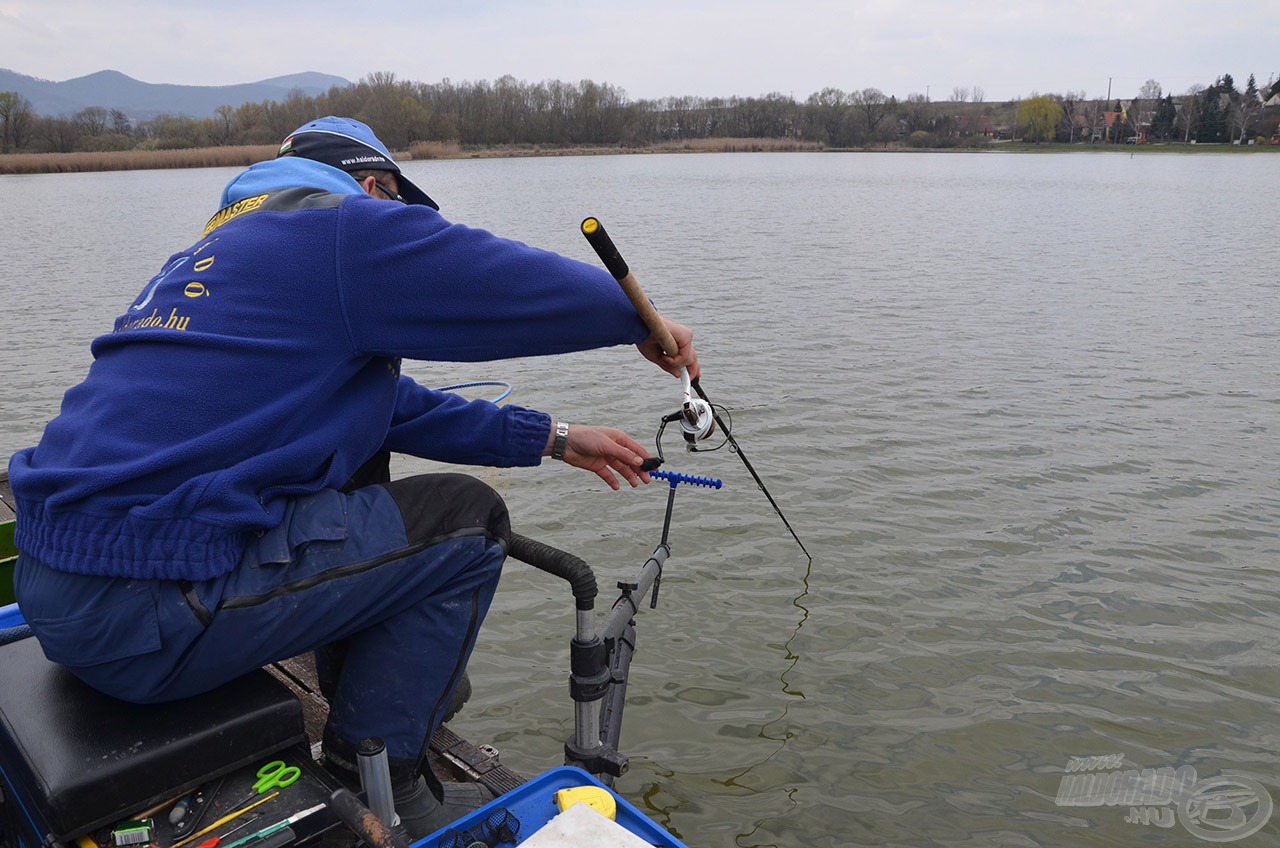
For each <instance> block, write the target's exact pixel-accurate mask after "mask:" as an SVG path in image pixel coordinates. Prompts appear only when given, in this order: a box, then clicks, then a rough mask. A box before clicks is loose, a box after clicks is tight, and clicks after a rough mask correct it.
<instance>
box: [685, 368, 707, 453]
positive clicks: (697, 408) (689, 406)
mask: <svg viewBox="0 0 1280 848" xmlns="http://www.w3.org/2000/svg"><path fill="white" fill-rule="evenodd" d="M680 382H681V383H682V384H683V385H684V403H683V404H682V405H681V407H680V432H681V434H683V435H684V440H685V442H687V443H688V444H687V446H688V449H689V450H696V449H697V447H696V446H697V443H698V442H701V441H704V440H706V439H709V438H711V436H712V435H713V434H714V433H715V431H716V415H715V412H713V411H712V409H711V404H709V403H707V402H706V401H705V400H703V399H702V398H699V397H694V396H693V387H692V386H691V385H690V382H689V369H688V368H681V369H680Z"/></svg>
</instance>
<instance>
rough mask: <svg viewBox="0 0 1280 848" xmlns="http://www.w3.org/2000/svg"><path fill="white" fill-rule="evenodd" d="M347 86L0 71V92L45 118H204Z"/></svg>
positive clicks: (319, 77) (324, 77) (320, 81)
mask: <svg viewBox="0 0 1280 848" xmlns="http://www.w3.org/2000/svg"><path fill="white" fill-rule="evenodd" d="M348 85H351V82H350V80H347V79H343V78H342V77H336V76H333V75H331V74H321V73H316V72H314V71H311V72H307V73H302V74H290V75H289V76H284V77H274V78H272V79H265V80H259V81H258V82H250V83H242V84H240V85H167V84H157V83H149V82H141V81H139V80H136V79H134V78H133V77H130V76H126V75H125V74H122V73H120V72H119V71H98V72H97V73H95V74H89V75H88V76H84V77H76V78H75V79H69V80H64V81H63V82H52V81H50V80H42V79H38V78H36V77H29V76H27V75H26V74H20V73H17V72H16V71H10V70H6V69H0V91H16V92H18V93H19V94H21V95H22V96H24V97H26V98H27V99H28V100H30V101H31V105H32V108H33V109H35V111H36V112H37V113H38V114H41V115H45V116H57V115H63V116H66V117H70V116H72V115H74V114H75V113H76V112H79V111H80V110H81V109H84V108H86V107H88V106H102V107H103V108H106V109H119V110H120V111H121V112H124V113H125V114H126V115H128V116H129V117H130V118H134V119H137V120H146V119H147V118H154V117H155V116H156V115H159V114H162V113H168V114H171V115H187V116H188V117H192V118H208V117H211V116H212V115H213V114H214V110H215V109H217V108H218V107H219V106H222V105H224V104H226V105H230V106H239V105H241V104H243V103H259V102H261V101H263V100H284V99H285V98H286V97H288V96H289V92H291V91H293V90H294V89H299V90H301V91H302V92H303V93H304V94H307V95H310V96H313V97H314V96H315V95H317V94H322V93H324V92H326V91H328V90H329V89H330V88H332V87H333V86H348Z"/></svg>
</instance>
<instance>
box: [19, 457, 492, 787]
mask: <svg viewBox="0 0 1280 848" xmlns="http://www.w3.org/2000/svg"><path fill="white" fill-rule="evenodd" d="M509 536H510V525H509V521H508V518H507V510H506V506H505V505H504V504H503V502H502V499H501V498H500V497H499V496H498V495H497V493H495V492H494V491H493V490H492V489H490V488H489V487H488V486H486V485H485V484H483V483H481V482H480V481H478V480H476V479H474V478H472V477H468V476H465V475H461V474H433V475H424V476H419V477H411V478H408V479H405V480H399V481H395V482H391V483H385V484H382V485H374V486H366V487H364V488H360V489H356V490H354V491H352V492H350V493H347V494H344V493H342V492H338V491H334V490H324V491H321V492H318V493H316V494H314V495H308V496H305V497H300V498H297V499H295V500H294V501H293V502H292V503H291V504H290V505H289V508H288V510H287V511H286V513H285V518H284V521H283V522H282V523H281V524H280V526H279V527H276V528H275V529H273V530H270V531H268V532H265V533H264V534H262V535H261V536H250V543H249V546H248V549H247V550H246V551H245V554H244V557H243V559H242V560H241V562H240V564H239V565H238V566H237V567H236V568H235V569H234V570H233V571H232V572H230V573H229V574H226V575H224V576H222V577H219V578H217V579H214V580H207V581H202V582H198V583H190V582H186V581H171V580H130V579H120V578H104V577H92V576H86V575H78V574H69V573H66V572H61V571H58V570H56V569H54V568H50V567H48V566H46V565H45V564H43V563H40V562H37V561H34V560H32V559H31V558H29V557H21V558H20V559H19V561H18V565H17V570H16V572H15V577H14V583H15V589H16V591H17V595H18V601H19V604H20V605H21V608H22V610H23V613H24V615H25V616H26V618H27V621H28V622H29V623H30V624H31V627H32V629H33V630H34V631H35V634H36V636H37V637H38V638H39V640H40V643H41V646H42V647H43V649H44V652H45V654H46V655H47V656H48V657H49V659H51V660H53V661H54V662H58V663H61V664H63V665H65V666H67V667H68V668H70V669H71V671H72V672H74V673H75V674H76V675H77V676H79V677H80V678H81V679H83V680H84V681H85V682H87V683H88V684H89V685H91V686H94V687H95V688H97V689H100V690H102V691H103V692H106V693H107V694H110V695H113V696H115V697H118V698H122V699H124V700H128V701H134V702H140V703H146V702H158V701H170V700H175V699H178V698H186V697H190V696H193V695H198V694H200V693H202V692H205V691H208V690H210V689H212V688H214V687H216V686H218V685H219V684H221V683H224V682H226V681H228V680H231V679H233V678H235V677H238V676H240V675H242V674H245V673H247V672H248V671H251V670H253V669H255V668H259V667H261V666H263V665H265V664H267V663H269V662H273V661H275V660H280V659H284V658H287V657H291V656H295V655H297V654H300V653H304V652H306V651H313V650H317V649H322V650H321V655H320V659H321V662H320V672H321V676H322V678H323V679H325V680H326V682H327V684H328V685H327V687H326V688H328V689H329V690H330V691H329V694H330V696H331V705H330V713H329V724H328V726H327V727H326V728H325V744H326V747H327V748H334V749H337V750H335V751H334V753H336V754H339V755H341V757H342V759H347V758H349V757H350V758H353V757H354V748H355V745H357V744H358V743H359V742H360V740H362V739H364V738H365V737H368V736H379V737H381V738H382V739H383V740H384V741H385V742H386V743H387V752H388V754H389V755H390V756H391V757H392V758H393V763H396V765H401V766H408V764H410V763H413V764H415V769H416V764H418V763H420V762H421V761H422V758H423V757H424V756H425V752H426V746H427V742H428V741H429V740H430V737H431V734H432V733H433V732H434V730H435V728H436V726H437V725H438V724H439V723H440V719H441V717H442V715H443V712H444V709H445V706H446V705H447V704H448V702H449V698H450V697H451V695H452V692H453V689H454V687H455V686H456V685H457V682H458V679H459V678H460V676H461V674H462V671H463V669H464V668H465V667H466V662H467V659H468V657H469V656H470V654H471V650H472V648H473V647H474V645H475V640H476V633H477V631H478V629H479V627H480V623H481V622H482V621H483V619H484V616H485V614H486V613H487V612H488V609H489V604H490V601H491V600H492V598H493V593H494V590H495V589H496V587H497V584H498V576H499V572H500V571H501V567H502V561H503V558H504V556H505V552H506V547H507V542H508V539H509ZM338 659H341V662H340V663H338V662H335V660H338ZM349 761H350V760H349Z"/></svg>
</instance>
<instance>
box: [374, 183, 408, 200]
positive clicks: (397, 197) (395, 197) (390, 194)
mask: <svg viewBox="0 0 1280 848" xmlns="http://www.w3.org/2000/svg"><path fill="white" fill-rule="evenodd" d="M373 184H374V186H376V187H377V189H378V191H380V192H382V193H383V194H385V195H386V196H387V197H389V198H391V199H392V200H398V201H400V202H401V203H405V204H407V203H408V202H409V201H407V200H405V199H404V198H403V197H401V196H400V195H398V194H396V193H395V192H394V191H392V190H391V189H389V188H387V187H386V186H384V185H383V184H382V183H380V182H378V181H377V180H374V181H373Z"/></svg>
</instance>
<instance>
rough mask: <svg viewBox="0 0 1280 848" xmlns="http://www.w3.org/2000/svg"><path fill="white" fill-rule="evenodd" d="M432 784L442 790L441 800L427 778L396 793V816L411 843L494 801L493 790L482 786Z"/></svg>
mask: <svg viewBox="0 0 1280 848" xmlns="http://www.w3.org/2000/svg"><path fill="white" fill-rule="evenodd" d="M432 782H433V783H436V785H437V786H439V787H440V794H441V796H442V797H441V798H437V797H436V795H435V794H434V793H433V792H432V791H431V786H430V785H429V784H428V782H427V779H426V777H424V776H423V775H418V777H417V779H416V780H414V781H413V782H412V783H410V784H408V785H406V786H404V787H400V788H396V789H395V790H394V795H393V797H394V800H395V805H396V815H398V816H399V817H400V826H401V827H403V828H404V829H405V832H406V833H408V834H409V838H410V840H418V839H421V838H422V837H424V836H427V835H429V834H432V833H435V832H436V831H437V830H439V829H440V828H442V827H445V826H446V825H449V824H452V823H453V822H455V821H457V820H458V819H460V818H462V817H463V816H465V815H466V814H467V813H469V812H471V811H472V810H476V809H479V808H480V807H483V806H484V805H485V804H487V803H489V802H490V801H492V800H493V795H492V794H491V793H490V792H489V790H488V789H485V788H484V787H483V786H481V785H480V784H479V783H443V784H441V783H439V782H438V781H432Z"/></svg>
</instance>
